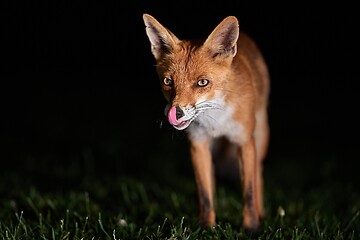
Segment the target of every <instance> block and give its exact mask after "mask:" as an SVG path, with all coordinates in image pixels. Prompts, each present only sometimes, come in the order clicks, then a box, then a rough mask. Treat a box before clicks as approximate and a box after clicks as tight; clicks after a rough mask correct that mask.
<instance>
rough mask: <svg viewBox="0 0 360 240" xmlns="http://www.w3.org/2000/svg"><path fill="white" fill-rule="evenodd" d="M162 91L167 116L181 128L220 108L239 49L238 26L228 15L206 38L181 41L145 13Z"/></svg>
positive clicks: (176, 126)
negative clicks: (165, 101) (232, 63)
mask: <svg viewBox="0 0 360 240" xmlns="http://www.w3.org/2000/svg"><path fill="white" fill-rule="evenodd" d="M143 18H144V22H145V26H146V33H147V36H148V38H149V40H150V43H151V52H152V53H153V55H154V57H155V60H156V69H157V73H158V75H159V79H160V85H161V89H162V92H163V94H164V96H165V98H166V100H167V101H168V105H167V107H166V108H165V115H166V116H167V119H168V121H169V123H170V124H171V125H173V126H174V127H175V128H176V129H178V130H183V129H185V128H187V127H188V126H189V125H190V123H191V122H192V121H193V120H195V119H196V118H198V117H199V116H202V115H206V112H207V111H211V110H213V109H216V108H219V99H221V98H222V96H223V94H224V89H225V85H226V82H227V79H228V78H227V75H228V72H229V69H230V65H231V62H232V60H233V57H234V56H235V55H236V52H237V39H238V37H239V25H238V21H237V19H236V18H235V17H233V16H229V17H227V18H225V19H224V20H223V21H222V22H221V23H220V24H219V25H218V26H217V27H216V28H215V29H214V30H213V31H212V32H211V34H210V35H209V36H208V37H207V38H206V39H205V40H204V41H193V40H180V39H179V38H177V37H176V36H175V35H174V34H173V33H172V32H170V31H169V30H168V29H166V28H165V27H163V26H162V25H161V24H160V23H159V22H158V21H157V20H156V19H155V18H154V17H152V16H150V15H148V14H144V15H143Z"/></svg>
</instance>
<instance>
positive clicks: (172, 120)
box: [168, 106, 183, 126]
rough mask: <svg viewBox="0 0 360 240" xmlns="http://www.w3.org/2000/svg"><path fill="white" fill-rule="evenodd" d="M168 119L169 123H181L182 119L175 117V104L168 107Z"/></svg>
mask: <svg viewBox="0 0 360 240" xmlns="http://www.w3.org/2000/svg"><path fill="white" fill-rule="evenodd" d="M168 120H169V122H170V124H171V125H175V126H176V125H179V124H180V123H182V122H183V121H178V120H177V119H176V107H175V106H172V107H171V108H170V109H169V112H168Z"/></svg>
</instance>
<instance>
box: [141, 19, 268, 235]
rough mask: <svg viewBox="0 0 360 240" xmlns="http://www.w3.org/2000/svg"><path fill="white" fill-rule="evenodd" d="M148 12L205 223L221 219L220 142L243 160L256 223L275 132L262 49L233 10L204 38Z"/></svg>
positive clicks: (251, 222)
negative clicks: (182, 35)
mask: <svg viewBox="0 0 360 240" xmlns="http://www.w3.org/2000/svg"><path fill="white" fill-rule="evenodd" d="M143 18H144V23H145V26H146V33H147V35H148V37H149V40H150V43H151V51H152V53H153V55H154V57H155V60H156V63H157V65H156V69H157V73H158V75H159V79H160V84H161V87H162V92H163V94H164V96H165V98H166V99H167V101H168V103H169V104H168V107H167V108H166V115H167V117H168V119H169V122H170V123H171V124H172V125H173V126H174V127H175V128H176V129H179V130H184V131H186V132H187V135H188V137H189V141H190V152H191V157H192V163H193V167H194V173H195V179H196V184H197V189H198V196H199V204H200V223H201V224H202V226H204V227H207V226H212V225H214V224H215V223H216V214H215V210H214V203H213V194H214V179H213V157H214V149H216V151H217V153H219V149H218V148H219V147H222V148H228V149H229V150H223V151H220V152H222V153H226V154H224V155H222V156H217V157H221V158H233V159H235V160H236V161H238V163H239V165H240V173H239V174H240V176H241V182H242V190H243V203H244V205H243V225H244V227H245V228H247V229H250V230H256V229H257V228H258V227H259V223H260V219H261V218H262V217H263V216H264V208H263V178H262V161H263V159H264V158H265V155H266V152H267V147H268V139H269V127H268V120H267V105H268V96H269V88H270V82H269V75H268V70H267V66H266V64H265V61H264V59H263V57H262V54H261V53H260V51H259V49H258V48H257V46H256V44H255V43H254V42H253V41H252V40H251V38H250V37H249V36H247V35H246V34H245V33H243V32H240V31H239V25H238V21H237V19H236V18H235V17H234V16H229V17H227V18H225V19H224V20H223V21H222V22H221V23H220V24H219V25H218V26H216V28H215V29H214V30H213V31H212V32H211V34H210V35H209V36H208V37H207V38H206V39H205V40H196V41H194V40H180V39H178V38H177V37H176V36H175V35H174V34H173V33H172V32H170V31H169V30H168V29H166V28H165V27H163V26H162V25H161V24H160V23H159V22H158V21H157V20H156V19H155V18H154V17H152V16H150V15H148V14H144V15H143ZM224 139H225V141H226V144H224V141H223V140H224ZM220 140H221V144H219V143H220ZM230 149H232V150H231V151H230ZM217 155H219V154H217ZM219 161H221V159H220V160H219ZM223 161H225V159H224V160H223ZM220 163H221V162H220Z"/></svg>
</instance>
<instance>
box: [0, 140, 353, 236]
mask: <svg viewBox="0 0 360 240" xmlns="http://www.w3.org/2000/svg"><path fill="white" fill-rule="evenodd" d="M172 147H174V149H176V148H175V146H170V148H172ZM174 149H170V150H169V151H168V152H164V153H161V152H157V153H154V154H151V156H149V159H147V160H146V161H147V164H144V166H147V168H146V169H143V168H140V169H142V170H139V172H138V174H126V171H122V172H120V173H119V174H118V175H117V174H106V168H107V167H108V168H109V170H110V168H111V163H108V164H109V165H108V166H105V168H104V169H105V170H104V169H102V170H99V171H98V172H97V171H96V170H95V169H96V166H95V167H94V168H93V169H92V170H86V171H88V173H86V172H85V173H84V172H82V171H83V170H84V169H82V168H81V166H80V165H79V166H77V165H76V164H75V165H71V164H69V165H67V164H65V163H58V164H54V162H52V163H49V162H46V161H45V162H41V161H38V165H36V166H34V167H31V166H29V165H27V164H25V165H24V166H25V167H24V168H25V169H22V170H19V171H16V169H15V170H14V169H12V170H11V171H3V173H2V176H1V183H0V190H1V193H2V197H1V200H0V208H1V212H0V239H6V240H8V239H9V240H10V239H53V240H55V239H354V240H355V239H360V216H359V215H360V193H359V189H358V185H359V184H357V183H354V182H353V181H354V179H356V178H350V177H349V176H347V177H343V175H341V176H339V168H338V165H337V162H336V161H335V160H331V161H330V160H329V161H320V162H319V163H316V164H315V163H314V162H312V161H311V159H310V160H307V161H300V159H302V157H303V156H298V157H294V155H286V156H282V155H276V154H273V155H272V156H271V158H270V159H268V160H267V162H266V165H265V208H266V218H265V219H264V221H263V222H262V226H261V230H260V232H259V233H258V234H257V235H251V234H249V233H248V232H246V231H244V229H242V227H241V209H242V204H241V201H240V200H241V191H240V190H241V189H240V186H239V184H238V183H235V182H228V181H224V180H221V179H219V180H218V181H217V185H216V198H215V201H216V209H217V223H218V224H217V225H216V226H215V227H213V228H210V229H201V228H200V227H199V225H198V222H197V217H198V205H197V195H196V190H195V183H194V179H193V176H192V172H191V166H190V160H188V159H187V160H186V161H184V160H181V161H180V160H179V159H180V158H181V157H182V156H178V158H179V159H177V157H174V156H173V155H176V154H173V155H172V153H174V152H173V150H174ZM175 153H176V152H175ZM171 157H172V158H174V162H171V161H169V159H170V158H171ZM288 157H292V161H286V160H285V159H282V158H288ZM318 157H319V156H318ZM320 157H321V156H320ZM324 157H325V156H322V158H324ZM35 160H36V159H35ZM94 161H95V162H96V159H95V160H94ZM98 164H99V163H98ZM100 164H106V162H102V163H100ZM95 165H96V164H95ZM74 169H78V170H76V171H75V170H74ZM73 171H75V172H73ZM124 172H125V173H124ZM354 172H355V171H354Z"/></svg>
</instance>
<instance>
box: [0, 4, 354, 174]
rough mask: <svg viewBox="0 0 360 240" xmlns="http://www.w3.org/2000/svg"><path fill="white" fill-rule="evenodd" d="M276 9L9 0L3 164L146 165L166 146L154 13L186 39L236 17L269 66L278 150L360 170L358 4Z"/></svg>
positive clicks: (4, 17)
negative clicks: (94, 154)
mask: <svg viewBox="0 0 360 240" xmlns="http://www.w3.org/2000/svg"><path fill="white" fill-rule="evenodd" d="M270 2H273V1H267V3H266V4H265V5H264V3H262V2H258V1H229V0H223V1H221V2H220V3H218V4H216V5H215V4H214V3H211V2H209V1H145V0H144V1H36V2H35V1H22V2H20V1H8V2H7V4H8V5H7V6H5V8H4V7H1V8H0V9H2V10H1V14H0V17H1V21H0V22H1V38H2V40H5V42H3V43H2V45H1V55H0V56H1V58H2V60H3V61H2V62H3V63H2V64H1V69H2V70H1V85H2V87H1V92H2V93H1V97H2V101H1V103H2V104H1V105H2V109H1V110H2V121H4V122H3V124H2V129H3V140H4V141H5V144H4V145H3V146H4V147H5V149H4V151H2V153H1V154H2V156H3V157H2V158H4V159H6V160H7V161H10V160H11V162H10V164H9V167H11V166H10V165H11V163H14V162H15V163H17V162H18V161H20V160H19V159H24V158H26V156H30V155H31V156H43V155H46V156H49V155H50V156H64V158H66V157H67V156H70V155H72V153H73V152H81V151H82V150H81V149H84V148H94V149H98V151H99V152H104V153H103V155H104V156H107V155H106V154H105V153H114V152H115V153H117V155H116V154H113V155H112V156H113V158H114V159H116V156H126V157H125V158H131V159H135V160H137V161H140V159H142V158H143V157H144V156H146V154H147V153H149V152H151V151H157V150H159V149H160V147H159V140H160V138H161V137H160V135H161V134H164V132H165V134H166V133H167V131H166V129H165V131H164V129H162V130H159V128H158V120H159V119H160V118H161V116H162V111H163V107H164V100H163V98H162V96H161V93H160V89H159V86H158V81H157V79H156V74H155V68H154V66H153V65H154V63H155V62H154V59H153V56H152V55H151V52H150V44H149V42H148V39H147V36H146V34H145V26H144V24H143V21H142V14H143V13H149V14H151V15H153V16H154V17H155V18H157V19H158V20H159V21H160V22H161V23H162V24H163V25H164V26H166V27H168V28H169V29H170V30H171V31H172V32H173V33H175V34H176V35H177V36H178V37H179V38H189V37H195V38H197V37H204V36H207V34H209V33H210V32H211V31H212V30H213V28H214V27H215V26H216V25H217V24H218V23H219V22H220V21H221V20H222V19H223V18H224V17H226V16H227V15H235V16H237V17H238V19H239V21H240V28H241V29H242V30H244V31H246V32H248V33H249V34H250V35H251V36H252V37H253V38H254V39H255V40H256V41H257V43H258V45H259V47H260V49H262V51H263V53H264V56H265V59H266V61H267V62H268V65H269V69H270V75H271V80H272V85H271V86H272V91H271V104H270V109H269V112H270V122H271V130H272V145H271V147H272V148H271V152H272V153H274V154H275V156H278V155H281V154H282V153H289V154H290V155H297V154H299V155H300V156H309V158H310V159H313V158H312V157H311V156H312V155H315V156H322V154H323V153H324V152H325V153H327V154H325V155H326V156H329V155H333V156H334V158H336V159H337V160H338V162H341V164H339V166H340V165H341V166H353V164H357V166H359V164H358V163H357V160H356V159H358V157H357V155H355V153H356V151H355V150H356V148H357V147H358V143H359V140H358V139H359V137H356V133H358V126H357V124H358V120H359V117H357V116H354V114H355V113H356V112H357V110H356V109H358V107H357V104H356V102H358V100H357V96H356V92H357V89H356V87H355V85H356V82H357V81H358V80H359V79H358V76H357V74H356V71H355V69H356V68H357V67H358V66H357V65H358V64H357V62H358V58H357V55H356V54H357V53H355V48H356V46H357V45H358V41H356V39H355V35H356V33H355V31H357V30H358V23H357V22H356V21H355V16H356V14H357V13H356V12H355V9H356V8H355V7H354V6H351V5H349V4H347V3H345V2H341V3H339V4H338V5H337V4H331V3H330V2H327V3H326V4H320V3H318V4H314V3H313V2H314V1H300V2H298V3H294V2H293V1H288V3H287V4H278V5H272V4H273V3H270ZM4 9H5V10H4ZM168 132H169V134H171V133H172V131H168ZM45 153H46V154H45ZM100 155H101V153H100ZM109 155H111V154H109ZM39 158H40V157H39ZM34 159H35V160H34V161H36V157H34ZM342 164H343V165H342ZM3 166H5V168H6V165H3ZM344 169H345V167H344Z"/></svg>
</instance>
